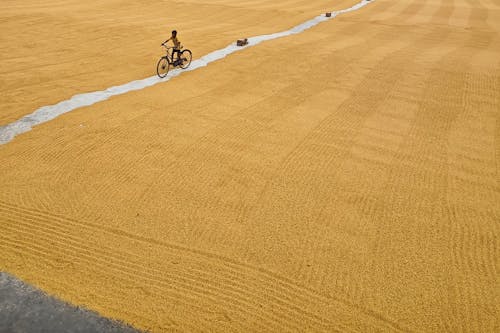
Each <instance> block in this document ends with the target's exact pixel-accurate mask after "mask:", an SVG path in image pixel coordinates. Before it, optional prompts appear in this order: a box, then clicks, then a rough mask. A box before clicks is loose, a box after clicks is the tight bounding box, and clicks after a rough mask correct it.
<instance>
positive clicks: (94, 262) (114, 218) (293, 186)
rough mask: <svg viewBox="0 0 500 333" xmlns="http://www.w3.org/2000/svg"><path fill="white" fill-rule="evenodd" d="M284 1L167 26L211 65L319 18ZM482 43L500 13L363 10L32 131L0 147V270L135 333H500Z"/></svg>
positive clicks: (497, 87) (499, 124)
mask: <svg viewBox="0 0 500 333" xmlns="http://www.w3.org/2000/svg"><path fill="white" fill-rule="evenodd" d="M285 2H286V3H287V4H286V5H285V4H284V3H285ZM285 2H283V6H282V4H281V2H276V1H275V2H268V1H250V0H249V1H245V2H238V3H239V5H238V6H236V5H230V4H231V3H233V2H230V1H223V0H220V1H208V2H206V3H210V4H213V6H215V7H213V8H215V9H213V10H214V13H219V12H220V13H221V15H225V16H224V17H222V16H221V17H220V18H218V19H217V24H216V23H214V22H212V24H213V26H212V25H211V23H210V22H208V21H207V20H208V19H207V18H206V17H205V16H204V15H201V14H200V16H196V13H198V11H197V10H195V9H196V8H198V7H197V6H199V5H200V3H199V2H195V1H192V2H190V3H177V4H175V3H173V2H170V1H166V2H164V5H165V6H174V5H176V6H180V7H182V6H186V7H182V8H183V9H184V10H182V11H179V10H178V11H174V12H173V13H172V14H171V15H173V17H178V18H177V19H178V20H185V19H186V21H183V22H184V23H183V24H184V25H185V26H186V27H190V28H191V30H189V28H186V30H187V31H186V32H185V33H184V34H185V36H186V37H185V38H184V39H186V40H189V39H191V40H190V44H191V45H193V44H195V45H198V44H199V43H201V41H202V40H208V41H213V45H214V47H213V49H216V48H217V47H215V45H219V44H220V45H219V46H224V45H226V44H227V43H228V41H230V40H233V39H236V38H233V37H242V36H241V35H242V34H243V32H248V34H251V35H255V34H258V33H263V32H275V31H279V30H282V28H283V26H287V27H288V26H290V25H292V23H293V24H295V23H298V22H300V20H301V19H302V18H303V17H302V15H303V16H304V17H305V18H309V17H311V16H314V15H316V14H317V12H318V11H323V9H322V8H320V7H321V6H324V2H323V1H317V2H315V1H307V2H306V1H288V2H287V1H285ZM7 3H8V2H7ZM105 3H108V2H105ZM204 3H205V2H204ZM353 3H355V1H343V2H342V1H341V2H338V3H336V4H334V8H333V9H336V8H337V9H338V8H343V7H348V6H350V5H352V4H353ZM2 5H3V4H2ZM113 5H114V3H113V2H111V1H110V2H109V6H113ZM188 5H189V6H192V8H191V7H189V6H188ZM206 6H208V7H210V6H209V5H206ZM217 6H218V7H217ZM281 6H282V7H281ZM315 6H317V7H315ZM335 6H337V7H335ZM122 7H123V8H127V5H123V6H122ZM189 8H191V9H189ZM193 8H194V9H193ZM328 8H331V7H328ZM88 10H89V12H92V10H90V9H88ZM124 10H125V9H124ZM207 10H208V9H207ZM274 10H279V13H280V15H276V12H274ZM283 10H286V12H283ZM136 14H137V13H134V12H131V13H130V15H131V16H134V15H136ZM285 14H288V15H290V16H286V15H285ZM88 15H90V14H88ZM137 15H138V14H137ZM144 15H146V14H144ZM148 15H149V14H148ZM176 15H177V16H176ZM201 16H203V18H200V17H201ZM134 17H136V16H134ZM256 18H259V19H261V20H263V22H266V25H260V24H251V22H253V21H254V20H256ZM156 19H157V18H151V19H150V20H148V19H146V18H144V17H143V16H140V15H138V16H137V17H136V20H137V22H139V23H137V24H140V25H142V24H144V26H147V27H148V28H149V27H152V26H154V25H158V24H160V23H158V21H155V20H156ZM198 19H199V20H201V21H197V20H198ZM233 19H234V22H233V21H231V20H233ZM203 20H205V21H203ZM226 20H227V22H233V23H231V24H233V25H234V26H235V27H239V28H238V29H240V30H237V28H234V29H233V28H231V29H228V28H227V26H226V25H225V24H224V22H226ZM163 22H164V21H162V24H163ZM2 24H4V23H2ZM40 24H43V23H40ZM88 24H90V25H95V26H96V27H99V26H100V24H102V23H100V22H99V20H90V21H89V22H88ZM195 27H196V28H195ZM119 29H123V30H120V31H121V32H120V33H121V34H123V35H127V34H130V35H132V36H133V35H134V31H135V30H134V29H136V27H128V26H127V25H123V26H122V25H120V28H119ZM151 29H153V28H151ZM154 29H157V30H156V31H152V32H150V35H148V36H147V38H144V39H145V40H146V42H144V41H143V43H144V44H142V48H143V49H144V48H146V49H148V50H147V51H145V52H151V51H150V50H151V49H152V47H145V45H146V44H147V43H149V41H148V39H149V40H153V39H155V38H156V39H158V38H159V37H158V36H160V35H161V34H160V32H159V30H158V28H154ZM96 30H97V31H98V30H99V29H98V28H96ZM226 30H227V31H230V32H226V34H225V35H223V36H221V38H220V39H219V36H218V35H217V33H218V32H221V31H226ZM234 31H237V33H234V36H233V32H234ZM499 32H500V2H499V1H498V0H495V1H494V0H481V1H472V0H470V1H465V0H454V1H445V0H442V1H439V0H413V1H411V0H402V1H389V0H377V1H376V2H374V3H373V4H371V5H370V6H367V7H366V8H364V9H362V10H360V11H356V12H353V13H350V14H346V15H345V16H342V17H339V18H337V19H334V20H332V21H329V22H327V23H324V24H321V25H319V26H317V27H315V28H313V29H311V30H308V31H306V32H304V33H303V34H300V35H296V36H292V37H286V38H283V39H280V40H275V41H272V42H267V43H263V44H261V45H259V46H256V47H254V48H251V49H248V50H245V51H244V52H241V53H238V54H235V55H234V56H230V57H228V58H226V59H224V60H222V61H220V62H217V63H213V64H212V65H210V66H209V67H206V68H203V69H200V70H197V71H195V72H190V73H185V74H184V75H182V76H180V77H177V78H175V79H173V80H171V81H169V82H167V83H165V84H160V85H157V86H154V87H151V88H148V89H145V90H142V91H137V92H132V93H129V94H127V95H123V96H119V97H116V98H112V99H111V100H108V101H106V102H103V103H100V104H96V105H94V106H92V107H87V108H82V109H79V110H76V111H73V112H72V113H70V114H66V115H64V116H62V117H60V118H58V119H56V120H54V121H52V122H49V123H46V124H43V125H40V126H38V127H36V128H35V129H34V130H33V131H31V132H29V133H26V134H23V135H21V136H19V137H17V138H16V140H14V141H12V142H11V143H9V144H7V145H4V146H1V147H0V159H1V161H2V163H0V182H1V188H2V191H0V221H1V231H2V232H1V233H0V270H6V271H9V272H11V273H13V274H15V275H17V276H19V277H20V278H23V279H25V280H27V281H29V282H31V283H34V284H35V285H37V286H39V287H41V288H42V289H44V290H46V291H47V292H49V293H51V294H55V295H58V296H59V297H61V298H63V299H64V300H67V301H70V302H72V303H74V304H81V305H85V306H87V307H89V308H91V309H94V310H96V311H98V312H100V313H101V314H103V315H105V316H109V317H113V318H118V319H122V320H125V321H126V322H128V323H131V324H133V325H134V326H136V327H138V328H141V329H150V330H151V331H153V332H162V331H182V332H197V331H202V330H205V331H241V332H246V331H256V332H263V331H277V332H278V331H279V332H283V331H314V332H321V331H324V332H331V331H450V332H457V331H476V332H494V331H498V329H499V316H500V309H499V305H498V304H500V302H498V299H499V294H498V285H499V280H498V275H499V258H500V253H499V251H500V240H499V237H500V236H499V234H500V224H499V221H500V186H499V185H500V184H499V180H500V177H499V175H500V111H499V110H500V56H499V54H500V34H499ZM212 33H213V34H215V35H210V34H212ZM12 34H15V32H12ZM245 34H246V33H245ZM138 35H139V33H138ZM236 35H237V36H236ZM188 36H189V37H188ZM153 44H154V43H153ZM154 46H155V47H156V44H154ZM205 46H206V45H205ZM211 46H212V44H210V47H211ZM75 47H76V44H75ZM92 47H93V49H92V48H90V49H92V50H93V52H95V53H99V52H105V51H106V50H107V49H106V50H105V49H101V48H102V47H103V46H102V45H94V46H92ZM90 49H89V50H90ZM139 49H140V48H136V49H130V50H128V52H125V55H123V56H124V61H123V62H125V63H129V61H130V62H132V63H133V64H134V66H130V67H128V66H127V67H126V68H125V69H124V68H123V67H121V68H120V69H119V72H122V73H118V74H116V73H117V72H113V71H116V70H117V68H112V69H111V68H108V67H107V65H106V61H107V60H106V59H103V60H102V61H101V60H100V58H99V57H97V58H95V59H96V64H95V65H94V66H95V67H89V68H91V69H90V72H91V71H92V68H98V67H99V66H104V67H106V71H108V70H109V71H108V72H105V74H103V76H102V77H99V76H98V75H100V74H99V73H97V74H96V75H97V76H96V77H95V78H96V79H94V78H92V77H91V76H92V75H90V74H89V75H90V78H89V77H86V76H85V75H82V76H81V80H82V82H81V85H79V87H82V86H83V87H92V89H97V88H99V87H101V86H100V85H102V84H107V82H111V81H113V80H112V78H113V77H114V78H115V79H116V78H118V80H122V79H123V80H125V81H126V80H128V79H130V78H131V77H132V78H141V77H145V76H148V75H150V74H151V72H150V67H151V64H153V65H154V61H151V60H152V59H151V58H152V57H150V56H149V55H147V56H144V54H140V52H139V51H138V50H139ZM211 49H212V48H203V47H201V46H200V50H201V51H200V52H199V54H200V55H201V54H203V53H205V52H202V51H209V50H211ZM56 51H57V48H56V47H54V52H56ZM148 54H149V53H148ZM67 56H69V55H61V57H67ZM70 58H71V57H70ZM133 59H136V60H133ZM137 59H139V60H137ZM69 60H71V59H69ZM20 61H21V60H20ZM23 61H24V60H23ZM23 61H21V62H23ZM61 62H62V61H61ZM2 66H3V65H2ZM148 66H149V67H148ZM2 71H3V69H2ZM2 75H3V74H2ZM54 75H55V74H54ZM141 75H142V76H141ZM108 76H110V77H111V78H110V77H108ZM60 78H61V76H60V75H59V74H57V75H55V76H54V78H53V79H54V80H55V81H50V80H46V81H44V83H43V84H44V85H47V86H51V87H52V86H53V87H55V88H53V89H54V90H52V92H51V93H50V94H48V95H47V97H41V96H42V95H43V94H44V91H45V90H46V89H45V88H43V87H40V89H36V90H35V91H34V92H33V96H38V97H36V98H40V100H43V101H44V103H45V102H46V101H45V100H44V98H53V99H56V101H57V100H60V99H61V97H62V96H63V95H64V98H66V97H68V96H66V95H65V94H67V93H68V92H63V91H60V94H59V92H58V95H56V96H54V95H53V94H54V93H56V92H57V91H58V90H57V86H58V84H59V83H56V81H57V80H59V79H60ZM97 78H100V79H99V80H97ZM106 80H109V81H106ZM115 83H119V82H115V81H113V82H112V84H115ZM23 84H24V83H22V82H21V81H18V82H15V83H13V85H14V86H15V87H17V89H21V90H22V89H25V88H24V86H23ZM6 91H7V90H6ZM8 91H10V90H8ZM8 91H7V92H8ZM37 94H38V95H37ZM33 98H35V97H33ZM30 103H31V102H29V101H24V100H19V101H17V102H16V104H13V106H12V107H11V108H8V109H9V110H11V111H9V112H11V115H12V114H16V115H19V114H24V113H23V112H25V111H27V112H25V113H29V112H31V111H32V109H33V104H30ZM38 106H39V105H38ZM3 110H4V107H3V106H2V114H3V116H2V117H3V119H8V117H9V116H7V115H5V114H6V113H4V112H3Z"/></svg>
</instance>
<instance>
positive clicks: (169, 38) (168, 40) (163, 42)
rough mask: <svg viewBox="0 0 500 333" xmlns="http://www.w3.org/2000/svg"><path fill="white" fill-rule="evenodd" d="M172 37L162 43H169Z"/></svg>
mask: <svg viewBox="0 0 500 333" xmlns="http://www.w3.org/2000/svg"><path fill="white" fill-rule="evenodd" d="M171 39H172V38H169V39H167V40H166V41H164V42H163V43H162V44H161V45H163V44H167V43H168V42H169V41H170V40H171Z"/></svg>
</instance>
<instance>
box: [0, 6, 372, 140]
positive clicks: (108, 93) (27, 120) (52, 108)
mask: <svg viewBox="0 0 500 333" xmlns="http://www.w3.org/2000/svg"><path fill="white" fill-rule="evenodd" d="M371 2H374V0H371V1H370V0H362V1H361V2H359V3H358V4H356V5H354V6H352V7H350V8H347V9H343V10H339V11H336V12H332V16H331V17H326V16H325V15H324V14H323V15H320V16H316V17H315V18H313V19H311V20H309V21H307V22H304V23H302V24H299V25H297V26H295V27H293V28H291V29H290V30H286V31H282V32H277V33H274V34H270V35H261V36H255V37H250V38H248V45H246V46H244V47H238V46H236V45H235V43H233V44H231V45H229V46H227V47H225V48H223V49H220V50H217V51H213V52H211V53H209V54H207V55H205V56H203V57H201V58H200V59H197V60H195V61H193V62H192V63H191V66H190V67H189V68H188V69H185V70H179V69H176V70H173V71H171V72H169V73H168V76H167V77H166V78H164V79H160V78H158V77H157V76H152V77H149V78H146V79H142V80H137V81H132V82H129V83H125V84H122V85H120V86H115V87H111V88H107V89H106V90H102V91H94V92H90V93H84V94H79V95H75V96H73V97H71V98H70V99H68V100H65V101H62V102H59V103H57V104H54V105H48V106H43V107H41V108H39V109H37V110H35V111H34V112H33V113H31V114H29V115H27V116H24V117H22V118H21V119H19V120H16V121H15V122H12V123H10V124H8V125H5V126H1V127H0V145H2V144H6V143H8V142H10V141H11V140H12V139H14V137H15V136H16V135H19V134H22V133H25V132H28V131H30V130H31V129H32V127H33V126H36V125H39V124H42V123H45V122H47V121H50V120H52V119H54V118H57V117H59V116H60V115H62V114H64V113H67V112H70V111H73V110H75V109H78V108H81V107H83V106H89V105H92V104H95V103H98V102H102V101H104V100H107V99H108V98H110V97H112V96H117V95H122V94H125V93H127V92H129V91H134V90H140V89H144V88H146V87H150V86H153V85H155V84H158V83H162V82H165V81H168V80H170V79H171V78H173V77H175V76H177V75H180V74H181V73H182V72H183V71H194V70H195V69H198V68H200V67H204V66H207V65H208V64H209V63H211V62H214V61H217V60H220V59H222V58H225V57H226V56H228V55H229V54H231V53H234V52H237V51H241V50H244V49H246V48H248V47H252V46H255V45H257V44H260V43H262V42H264V41H268V40H273V39H277V38H281V37H285V36H290V35H295V34H298V33H301V32H303V31H305V30H307V29H309V28H311V27H314V26H315V25H317V24H319V23H321V22H324V21H328V20H331V19H333V18H334V17H336V16H338V15H340V14H343V13H347V12H351V11H354V10H358V9H360V8H362V7H364V6H366V5H367V4H369V3H371Z"/></svg>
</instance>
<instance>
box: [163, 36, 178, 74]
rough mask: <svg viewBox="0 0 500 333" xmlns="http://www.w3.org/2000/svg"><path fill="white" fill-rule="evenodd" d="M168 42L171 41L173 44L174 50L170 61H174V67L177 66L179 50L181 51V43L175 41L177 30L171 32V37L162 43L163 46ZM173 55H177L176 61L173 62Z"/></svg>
mask: <svg viewBox="0 0 500 333" xmlns="http://www.w3.org/2000/svg"><path fill="white" fill-rule="evenodd" d="M169 41H172V43H174V49H173V50H172V60H173V61H174V66H177V65H178V64H179V62H180V59H181V49H182V45H181V42H180V41H179V40H178V39H177V30H172V36H171V37H170V38H169V39H167V40H166V41H164V42H163V44H166V43H167V42H169ZM163 44H162V45H163ZM175 54H177V59H175V60H174V56H175Z"/></svg>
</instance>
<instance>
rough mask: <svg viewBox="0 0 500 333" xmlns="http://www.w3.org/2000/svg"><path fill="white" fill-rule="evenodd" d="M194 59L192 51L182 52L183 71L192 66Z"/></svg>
mask: <svg viewBox="0 0 500 333" xmlns="http://www.w3.org/2000/svg"><path fill="white" fill-rule="evenodd" d="M192 58H193V54H192V53H191V51H189V50H184V51H182V53H181V63H180V65H179V66H180V67H181V68H182V69H186V68H188V67H189V65H191V59H192Z"/></svg>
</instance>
